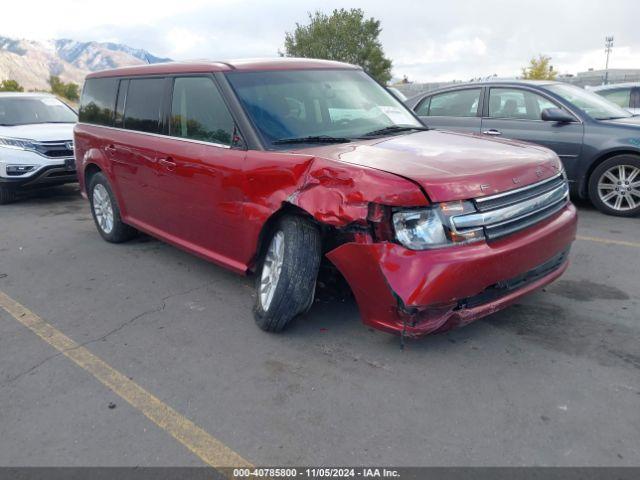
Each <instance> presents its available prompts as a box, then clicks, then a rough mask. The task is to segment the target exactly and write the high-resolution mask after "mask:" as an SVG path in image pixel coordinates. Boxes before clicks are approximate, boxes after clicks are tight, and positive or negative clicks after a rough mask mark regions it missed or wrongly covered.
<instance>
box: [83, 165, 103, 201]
mask: <svg viewBox="0 0 640 480" xmlns="http://www.w3.org/2000/svg"><path fill="white" fill-rule="evenodd" d="M100 172H102V168H100V166H99V165H98V164H97V163H94V162H90V163H87V164H86V165H85V167H84V172H83V173H84V174H83V179H84V190H85V193H86V194H87V195H88V194H89V192H88V188H89V182H90V181H91V178H92V177H93V176H94V175H95V174H96V173H100Z"/></svg>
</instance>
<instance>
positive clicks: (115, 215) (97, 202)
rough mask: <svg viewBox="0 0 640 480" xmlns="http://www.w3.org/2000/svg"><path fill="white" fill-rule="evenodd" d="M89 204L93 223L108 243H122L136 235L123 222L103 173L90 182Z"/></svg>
mask: <svg viewBox="0 0 640 480" xmlns="http://www.w3.org/2000/svg"><path fill="white" fill-rule="evenodd" d="M88 194H89V202H90V204H91V213H92V215H93V221H94V222H95V224H96V228H97V229H98V232H99V233H100V235H101V236H102V238H104V239H105V240H106V241H107V242H110V243H122V242H126V241H127V240H130V239H131V238H133V237H134V236H135V235H136V233H137V232H136V230H135V229H134V228H132V227H130V226H129V225H127V224H125V223H123V222H122V218H121V217H120V208H118V203H117V201H116V197H115V195H114V194H113V190H111V186H110V185H109V181H108V180H107V177H105V176H104V174H103V173H96V174H95V175H94V176H93V177H91V181H90V182H89V192H88Z"/></svg>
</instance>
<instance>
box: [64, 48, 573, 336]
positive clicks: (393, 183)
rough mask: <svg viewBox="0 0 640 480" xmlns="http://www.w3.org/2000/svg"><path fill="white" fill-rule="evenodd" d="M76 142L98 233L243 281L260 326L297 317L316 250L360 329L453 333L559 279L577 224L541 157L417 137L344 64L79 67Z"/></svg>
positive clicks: (398, 106) (381, 91)
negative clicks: (159, 248) (165, 246)
mask: <svg viewBox="0 0 640 480" xmlns="http://www.w3.org/2000/svg"><path fill="white" fill-rule="evenodd" d="M75 140H76V151H75V155H76V162H77V165H78V173H79V180H80V184H81V187H82V190H83V192H84V194H85V195H86V196H87V197H88V199H89V201H90V205H91V210H92V212H93V216H94V219H95V223H96V227H97V229H98V232H99V233H100V235H101V236H102V237H103V238H104V239H105V240H106V241H109V242H122V241H125V240H127V239H128V238H131V236H132V235H133V234H135V230H134V229H138V230H141V231H144V232H146V233H148V234H151V235H153V236H155V237H158V238H160V239H162V240H165V241H167V242H169V243H171V244H174V245H176V246H178V247H180V248H183V249H185V250H187V251H190V252H192V253H194V254H197V255H199V256H201V257H203V258H205V259H207V260H210V261H212V262H215V263H217V264H219V265H222V266H224V267H226V268H229V269H231V270H233V271H235V272H238V273H241V274H247V273H250V272H254V271H255V272H256V273H257V275H256V290H257V292H256V303H255V307H254V314H255V320H256V323H257V324H258V325H259V326H260V328H262V329H264V330H268V331H279V330H281V329H283V328H284V327H285V326H286V325H287V324H288V323H289V321H291V319H293V318H294V317H296V316H297V315H300V314H302V313H303V312H305V311H307V310H308V309H309V308H310V307H311V305H312V304H313V298H314V291H315V285H316V279H317V275H318V269H319V265H320V263H321V261H322V259H323V257H326V258H327V259H328V260H329V261H331V262H332V263H333V264H334V265H335V267H337V268H338V269H339V270H340V271H341V272H342V274H343V275H344V277H345V278H346V280H347V281H348V282H349V284H350V285H351V288H352V290H353V292H354V294H355V297H356V300H357V302H358V305H359V308H360V312H361V314H362V317H363V319H364V322H365V323H367V324H368V325H371V326H373V327H376V328H379V329H382V330H386V331H389V332H395V333H401V334H406V335H411V336H418V335H424V334H427V333H431V332H435V331H441V330H445V329H448V328H452V327H455V326H459V325H464V324H467V323H469V322H471V321H473V320H475V319H477V318H480V317H483V316H485V315H489V314H490V313H493V312H495V311H497V310H499V309H501V308H504V307H506V306H507V305H509V304H511V303H512V302H514V301H516V300H517V299H518V298H520V297H521V296H522V295H525V294H527V293H529V292H531V291H533V290H534V289H537V288H539V287H541V286H543V285H545V284H547V283H549V282H551V281H553V280H554V279H556V278H558V277H559V276H560V275H561V274H562V272H563V271H564V270H565V269H566V267H567V262H568V251H569V247H570V245H571V243H572V241H573V239H574V237H575V232H576V210H575V208H574V207H573V205H571V203H570V202H569V199H568V185H567V182H566V179H565V176H564V173H563V171H562V166H561V163H560V160H559V159H558V157H557V155H555V154H554V153H553V152H551V151H550V150H548V149H543V148H539V147H535V146H528V145H525V144H523V143H521V142H516V141H503V140H494V139H482V138H475V137H473V136H463V135H458V134H452V133H444V132H439V131H436V130H431V131H429V130H427V129H426V128H425V127H424V126H423V125H422V124H421V123H420V121H419V120H418V118H417V117H416V116H415V115H414V114H413V113H412V112H411V110H409V109H407V108H406V107H405V106H404V105H403V104H402V103H401V102H400V101H399V100H398V99H397V98H396V97H394V96H393V95H392V94H391V93H390V92H389V91H387V90H386V89H385V88H383V87H382V86H380V85H379V84H378V83H376V82H375V81H374V80H373V79H372V78H371V77H369V76H368V75H367V74H366V73H365V72H364V71H363V70H362V69H361V68H359V67H355V66H353V65H347V64H344V63H338V62H329V61H321V60H308V59H278V60H251V61H249V60H247V61H235V62H224V63H223V62H219V63H191V64H190V63H176V64H159V65H148V66H138V67H129V68H123V69H118V70H111V71H103V72H96V73H92V74H90V75H88V76H87V79H86V82H85V86H84V90H83V93H82V99H81V102H80V122H79V123H78V124H77V125H76V127H75ZM230 320H232V319H230Z"/></svg>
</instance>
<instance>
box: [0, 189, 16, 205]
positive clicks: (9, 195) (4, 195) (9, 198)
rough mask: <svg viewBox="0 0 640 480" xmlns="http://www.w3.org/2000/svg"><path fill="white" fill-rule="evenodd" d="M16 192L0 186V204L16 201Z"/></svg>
mask: <svg viewBox="0 0 640 480" xmlns="http://www.w3.org/2000/svg"><path fill="white" fill-rule="evenodd" d="M16 197H17V196H16V192H15V191H13V190H9V189H8V188H6V187H0V205H7V204H8V203H13V202H15V201H16Z"/></svg>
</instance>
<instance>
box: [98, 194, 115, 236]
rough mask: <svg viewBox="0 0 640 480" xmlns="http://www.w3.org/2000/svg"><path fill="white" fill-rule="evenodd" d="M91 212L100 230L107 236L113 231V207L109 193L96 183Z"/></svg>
mask: <svg viewBox="0 0 640 480" xmlns="http://www.w3.org/2000/svg"><path fill="white" fill-rule="evenodd" d="M93 212H94V213H95V216H96V220H97V222H98V225H99V226H100V229H101V230H102V231H103V232H104V233H106V234H109V233H111V231H112V230H113V223H114V221H113V220H114V219H113V205H112V204H111V197H110V196H109V192H107V189H106V188H105V187H104V185H102V184H101V183H98V184H97V185H96V186H95V187H94V189H93Z"/></svg>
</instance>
